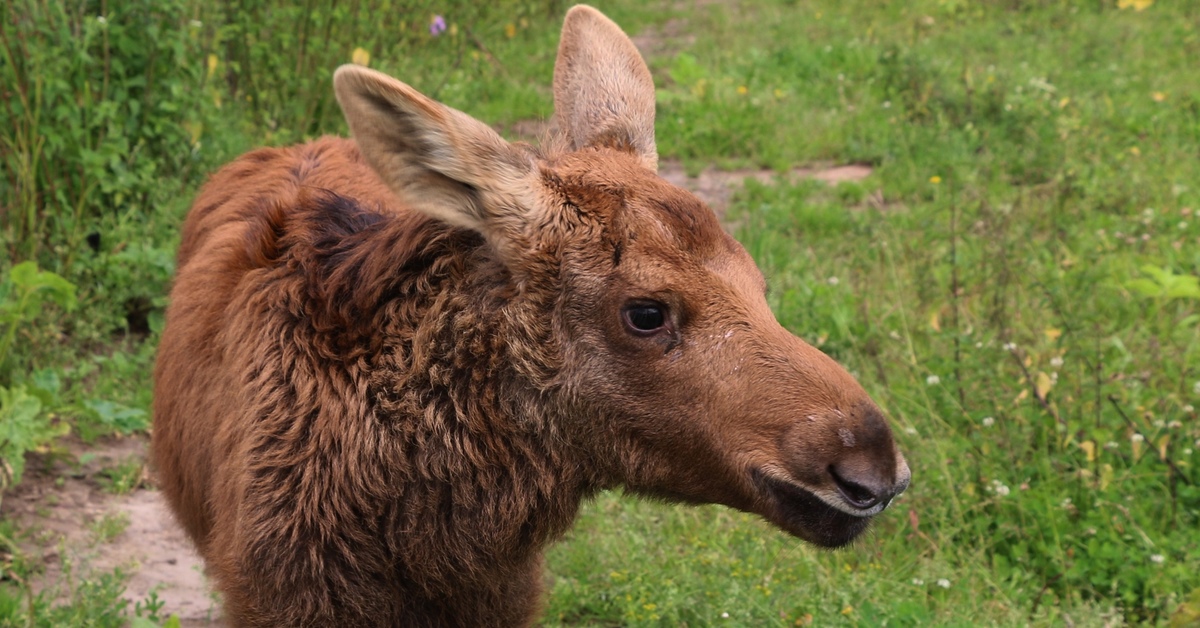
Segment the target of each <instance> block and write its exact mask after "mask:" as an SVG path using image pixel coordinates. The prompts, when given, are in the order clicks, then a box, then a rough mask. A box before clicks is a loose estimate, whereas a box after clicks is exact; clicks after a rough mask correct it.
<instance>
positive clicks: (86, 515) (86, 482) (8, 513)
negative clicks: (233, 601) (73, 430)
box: [0, 437, 224, 626]
mask: <svg viewBox="0 0 1200 628" xmlns="http://www.w3.org/2000/svg"><path fill="white" fill-rule="evenodd" d="M61 446H62V447H61V450H60V451H56V452H52V453H49V454H31V455H30V456H29V457H28V459H27V468H26V472H25V477H24V478H23V479H22V481H21V483H20V484H19V485H17V486H16V487H14V488H13V489H12V490H10V491H9V492H8V493H7V494H6V495H5V496H4V503H3V508H2V513H0V514H2V516H3V517H4V518H5V519H6V520H10V521H14V522H16V523H17V525H18V528H19V529H20V530H22V531H23V536H22V537H21V538H20V539H19V541H18V545H19V546H20V549H21V551H22V552H23V553H24V554H25V557H26V558H27V559H29V560H30V561H31V562H35V563H40V566H41V568H42V572H41V573H40V574H37V575H36V576H35V577H34V578H33V581H32V583H31V584H32V585H33V588H34V590H35V591H36V592H43V591H44V592H46V593H47V594H48V595H51V596H53V597H55V598H56V599H59V600H67V599H69V598H70V597H71V590H70V587H71V586H72V584H73V583H78V582H79V581H80V580H81V579H82V578H85V577H88V576H89V575H93V574H102V573H106V572H111V571H112V570H113V569H115V568H120V569H121V570H122V571H123V572H124V573H126V574H128V576H129V577H128V580H127V581H126V589H125V594H124V597H125V599H127V600H129V601H130V608H132V605H133V604H134V603H135V602H139V601H144V600H145V599H146V598H147V597H148V596H149V595H150V592H151V591H155V592H156V593H157V595H158V598H159V599H160V600H162V601H163V602H164V606H163V608H162V611H160V615H161V616H163V617H166V616H168V615H170V614H176V615H179V617H180V619H181V620H182V624H183V625H184V626H221V625H224V624H223V623H222V622H221V621H220V605H219V604H218V603H217V602H216V600H215V598H214V597H213V596H212V595H211V594H210V593H209V589H208V585H207V581H206V579H205V577H204V571H203V565H202V563H201V562H200V557H199V556H197V555H196V553H195V551H194V550H193V549H192V546H191V542H190V541H188V539H187V537H186V536H184V533H183V530H181V529H180V528H179V526H178V525H176V524H175V522H174V520H172V518H171V514H170V513H169V512H168V511H167V507H166V504H165V503H163V500H162V495H161V494H160V493H159V492H158V491H156V490H153V488H152V479H151V478H149V477H147V476H146V471H145V465H144V461H145V458H146V440H145V438H144V437H131V438H110V439H103V440H101V441H99V442H97V443H94V444H92V445H88V444H85V443H82V442H80V441H78V440H75V439H67V440H65V441H63V442H62V443H61ZM109 475H114V476H119V477H118V478H117V479H115V480H114V479H111V478H109V477H108V476H109ZM122 482H124V483H125V486H126V487H128V486H129V485H131V484H132V485H136V486H135V487H132V488H131V489H130V490H127V491H126V492H124V493H122V494H116V493H114V492H113V491H114V490H119V489H116V488H114V487H113V485H114V484H120V483H122ZM106 485H107V486H106Z"/></svg>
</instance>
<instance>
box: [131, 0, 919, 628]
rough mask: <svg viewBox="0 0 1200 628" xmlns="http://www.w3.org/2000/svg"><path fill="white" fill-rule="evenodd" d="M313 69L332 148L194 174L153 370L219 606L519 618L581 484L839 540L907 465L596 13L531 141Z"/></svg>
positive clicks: (353, 71)
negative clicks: (332, 134)
mask: <svg viewBox="0 0 1200 628" xmlns="http://www.w3.org/2000/svg"><path fill="white" fill-rule="evenodd" d="M334 89H335V91H336V94H337V98H338V102H339V103H340V104H341V107H342V109H343V111H344V112H345V114H346V119H347V120H348V121H349V124H350V129H351V131H352V133H353V135H354V141H349V140H345V139H337V138H324V139H320V140H317V141H314V142H312V143H309V144H306V145H303V146H297V147H292V148H284V149H262V150H257V151H254V152H251V153H249V154H247V155H245V156H243V157H241V158H240V159H238V160H237V161H235V162H234V163H232V164H231V165H229V166H227V167H226V168H224V169H223V170H221V171H220V172H218V173H217V174H216V175H214V176H213V177H212V179H211V181H209V183H208V184H207V185H206V186H205V187H204V189H203V190H202V192H201V193H200V196H199V198H197V200H196V202H195V205H194V206H193V207H192V209H191V212H190V213H189V214H188V217H187V221H186V223H185V224H184V227H183V239H182V244H181V246H180V249H179V264H178V269H179V270H178V276H177V278H176V282H175V286H174V289H173V291H172V293H171V305H170V308H169V309H168V312H167V324H166V329H165V331H164V332H163V337H162V344H161V346H160V349H159V356H158V363H157V366H156V369H155V377H156V384H155V400H154V430H153V460H154V463H155V465H156V466H157V469H158V473H159V477H160V478H161V484H162V490H163V493H164V494H165V495H166V497H167V500H168V502H169V503H170V506H171V507H172V509H173V510H174V512H175V514H176V517H177V519H178V520H179V522H180V523H181V524H182V525H183V527H184V528H185V529H186V530H187V533H188V534H189V535H190V536H191V538H192V539H193V540H194V541H195V544H196V547H197V548H198V550H199V552H200V554H201V555H202V556H203V557H204V559H205V561H206V563H207V567H208V572H209V574H210V575H211V577H212V578H213V580H214V582H215V583H216V586H217V587H218V588H219V589H220V591H221V592H222V593H223V594H224V600H225V613H226V615H227V616H228V618H229V619H230V620H231V621H232V622H233V623H234V624H236V625H239V626H338V627H343V626H475V625H496V626H515V625H525V624H528V623H530V622H532V621H533V620H534V619H535V618H536V616H537V613H538V610H539V604H540V601H539V600H540V596H541V589H542V576H541V563H542V558H541V556H542V552H543V550H544V548H545V547H546V545H547V544H548V543H550V542H551V541H553V540H554V539H555V538H557V537H559V536H560V535H562V534H563V532H564V531H566V530H567V528H568V527H569V526H570V525H571V522H572V520H573V519H574V518H575V515H576V511H577V510H578V508H579V505H580V503H581V502H582V501H583V500H585V499H587V498H588V497H589V496H592V495H594V494H595V493H596V492H597V491H600V490H603V489H606V488H610V487H616V486H624V487H626V489H628V490H630V491H632V492H635V493H640V494H645V495H652V496H656V497H660V498H667V499H672V500H683V501H688V502H697V503H699V502H715V503H719V504H725V505H727V506H730V507H733V508H737V509H740V510H744V511H748V512H753V513H757V514H759V515H761V516H763V517H765V518H767V519H768V520H770V521H772V522H773V523H775V524H776V525H778V526H779V527H780V528H782V529H783V530H784V531H786V532H788V533H790V534H793V535H796V536H798V537H800V538H802V539H805V540H807V541H810V542H812V543H815V544H817V545H821V546H828V547H836V546H840V545H843V544H846V543H848V542H850V541H851V540H852V539H854V538H855V537H856V536H857V535H858V534H859V533H861V532H862V531H863V530H864V529H865V528H866V527H867V524H868V522H869V521H870V519H871V517H873V516H874V515H876V514H878V513H879V512H880V511H881V510H883V509H884V508H885V507H886V506H887V504H888V502H889V500H891V499H892V498H893V497H895V496H896V495H897V494H898V493H899V492H900V491H902V490H904V488H905V486H907V484H908V481H909V470H908V467H907V466H906V464H905V462H904V458H903V457H902V456H901V455H900V453H899V452H898V451H897V449H896V446H895V444H894V442H893V439H892V435H891V432H890V431H889V429H888V426H887V423H886V421H885V419H884V417H883V415H882V414H881V412H880V411H879V409H878V408H877V407H876V405H875V404H874V403H873V402H872V401H871V400H870V399H869V398H868V396H867V394H866V393H865V392H864V391H863V389H862V388H861V387H860V386H859V384H858V383H857V382H855V380H854V379H853V378H852V377H851V376H850V375H849V374H848V373H846V371H845V370H843V369H842V368H841V367H839V366H838V365H837V364H835V363H834V362H833V361H832V360H831V359H830V358H828V357H827V356H825V355H824V354H823V353H821V352H820V351H818V350H816V349H814V348H812V347H811V346H809V345H807V344H805V343H804V342H803V341H801V340H799V339H798V338H796V337H794V336H792V335H791V334H790V333H788V332H787V331H786V330H784V329H783V328H782V327H781V326H780V325H779V324H778V323H777V322H776V321H775V318H774V317H773V315H772V314H771V311H770V310H769V309H768V307H767V302H766V300H765V299H764V296H763V295H764V289H765V284H764V282H763V277H762V274H761V273H760V272H759V271H758V269H757V268H756V266H755V265H754V262H753V261H752V260H751V259H750V256H749V255H747V253H746V251H745V250H744V249H743V248H742V247H741V246H740V245H739V244H738V243H737V242H736V241H735V240H733V239H732V238H731V237H730V236H729V235H727V234H726V233H725V232H724V231H723V230H722V229H721V225H720V224H719V223H718V220H717V217H716V216H715V215H714V214H713V212H712V211H711V210H710V209H709V208H708V207H706V206H705V205H704V204H703V203H701V202H700V201H699V200H697V199H696V198H695V197H693V196H692V195H690V194H689V193H687V192H685V191H683V190H681V189H679V188H676V187H673V186H671V185H670V184H668V183H666V182H665V181H663V180H662V179H660V178H659V177H658V176H657V175H656V169H657V160H658V156H657V152H656V149H655V142H654V85H653V81H652V80H651V76H650V72H649V71H648V69H647V68H646V65H645V63H644V62H643V60H642V58H641V56H640V55H639V54H638V52H637V50H636V49H635V48H634V46H633V44H632V43H631V42H630V40H629V39H628V38H627V37H626V36H625V34H624V33H622V32H621V30H620V28H618V27H617V26H616V25H615V24H614V23H613V22H611V21H609V20H608V18H606V17H604V16H603V15H601V14H600V13H599V12H597V11H596V10H594V9H591V8H589V7H586V6H577V7H575V8H573V9H571V11H570V12H569V13H568V14H567V17H566V22H565V24H564V26H563V33H562V40H561V43H560V45H559V49H558V59H557V62H556V65H555V68H554V106H555V117H554V125H553V127H554V129H555V130H554V131H553V137H552V138H551V139H549V140H548V141H547V142H545V144H546V145H545V146H541V147H539V148H535V147H532V146H529V145H526V144H522V143H516V144H510V143H508V142H506V141H504V140H503V139H501V138H500V136H499V135H497V134H496V133H495V132H494V131H493V130H492V129H491V128H489V127H488V126H487V125H485V124H483V123H481V122H479V121H477V120H475V119H473V118H471V117H470V116H468V115H466V114H464V113H462V112H459V111H456V110H454V109H451V108H449V107H446V106H444V105H442V104H439V103H437V102H434V101H432V100H430V99H429V98H426V97H425V96H423V95H421V94H420V93H418V92H416V91H415V90H413V89H412V88H411V87H409V86H408V85H405V84H404V83H401V82H399V81H396V80H394V79H392V78H390V77H388V76H385V75H383V74H380V73H379V72H374V71H372V70H369V69H366V68H363V67H354V66H346V67H343V68H341V69H339V70H338V71H337V73H336V74H335V76H334Z"/></svg>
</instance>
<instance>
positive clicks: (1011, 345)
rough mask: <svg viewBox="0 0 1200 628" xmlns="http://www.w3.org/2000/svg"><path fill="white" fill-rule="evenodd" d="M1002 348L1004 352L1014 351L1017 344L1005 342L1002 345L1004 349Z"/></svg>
mask: <svg viewBox="0 0 1200 628" xmlns="http://www.w3.org/2000/svg"><path fill="white" fill-rule="evenodd" d="M1003 348H1004V350H1005V351H1015V350H1016V349H1017V343H1015V342H1006V343H1004V347H1003Z"/></svg>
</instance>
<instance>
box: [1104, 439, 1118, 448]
mask: <svg viewBox="0 0 1200 628" xmlns="http://www.w3.org/2000/svg"><path fill="white" fill-rule="evenodd" d="M1117 447H1120V445H1118V444H1117V443H1116V441H1111V440H1110V441H1108V442H1107V443H1104V448H1105V449H1116V448H1117Z"/></svg>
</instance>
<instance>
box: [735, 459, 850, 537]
mask: <svg viewBox="0 0 1200 628" xmlns="http://www.w3.org/2000/svg"><path fill="white" fill-rule="evenodd" d="M751 475H752V476H753V478H754V483H755V484H756V485H757V486H758V487H759V489H760V490H761V492H762V493H763V494H764V495H766V496H767V497H768V499H769V500H770V502H771V515H770V516H769V517H768V518H769V519H770V520H771V521H772V522H773V523H774V524H775V525H777V526H779V527H781V528H783V529H784V531H786V532H788V533H789V534H792V535H794V536H798V537H800V538H802V539H804V540H805V541H808V542H810V543H813V544H814V545H819V546H821V547H830V548H835V547H842V546H844V545H846V544H848V543H850V542H851V541H853V540H854V539H855V538H856V537H858V535H860V534H862V532H863V531H864V530H866V529H867V526H868V525H869V524H870V523H871V517H870V516H862V517H859V516H855V515H852V514H849V513H845V512H842V511H841V510H838V509H836V508H834V507H832V506H830V505H829V504H826V503H825V502H824V501H822V500H821V498H819V497H817V496H816V495H814V494H813V493H812V492H810V491H808V490H806V489H803V488H801V487H799V486H797V485H795V484H792V483H791V482H788V481H785V480H781V479H778V478H775V477H772V476H770V475H767V474H766V473H764V472H763V471H761V470H758V469H756V470H754V471H753V472H752V474H751Z"/></svg>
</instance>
